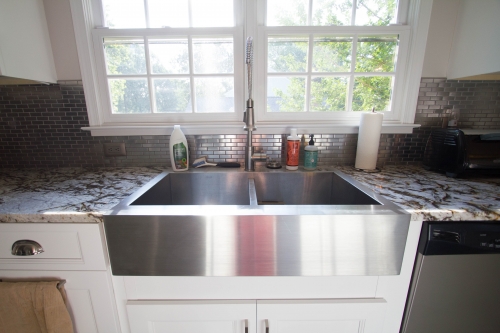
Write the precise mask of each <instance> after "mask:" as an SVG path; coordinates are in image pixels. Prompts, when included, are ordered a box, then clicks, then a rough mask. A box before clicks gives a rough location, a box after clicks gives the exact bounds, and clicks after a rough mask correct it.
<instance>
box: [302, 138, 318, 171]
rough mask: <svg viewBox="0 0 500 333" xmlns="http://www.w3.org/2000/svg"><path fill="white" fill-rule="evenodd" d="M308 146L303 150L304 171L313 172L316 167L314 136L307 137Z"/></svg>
mask: <svg viewBox="0 0 500 333" xmlns="http://www.w3.org/2000/svg"><path fill="white" fill-rule="evenodd" d="M309 137H310V138H311V140H309V145H308V146H306V147H305V148H304V150H305V156H304V169H306V170H315V169H316V167H317V166H318V147H316V146H315V145H314V139H313V138H314V134H311V135H309Z"/></svg>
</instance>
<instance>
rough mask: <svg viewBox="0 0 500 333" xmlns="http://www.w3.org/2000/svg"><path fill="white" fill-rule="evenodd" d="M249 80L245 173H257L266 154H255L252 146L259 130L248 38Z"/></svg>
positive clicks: (247, 61) (250, 43)
mask: <svg viewBox="0 0 500 333" xmlns="http://www.w3.org/2000/svg"><path fill="white" fill-rule="evenodd" d="M245 63H246V65H247V78H248V100H247V107H246V110H245V112H244V113H243V121H244V122H245V126H243V129H244V130H245V131H247V142H246V145H245V171H255V161H265V160H266V154H264V153H255V152H254V150H255V147H254V146H253V144H252V132H253V131H255V130H256V129H257V128H256V127H255V123H254V113H253V99H252V65H253V39H252V37H248V38H247V44H246V59H245Z"/></svg>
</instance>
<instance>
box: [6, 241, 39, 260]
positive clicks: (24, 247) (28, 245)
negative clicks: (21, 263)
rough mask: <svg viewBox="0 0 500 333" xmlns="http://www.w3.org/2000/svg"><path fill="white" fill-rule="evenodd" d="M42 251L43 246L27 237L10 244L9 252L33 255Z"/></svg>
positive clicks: (18, 254) (19, 254)
mask: <svg viewBox="0 0 500 333" xmlns="http://www.w3.org/2000/svg"><path fill="white" fill-rule="evenodd" d="M42 252H43V248H42V246H41V245H40V244H39V243H37V242H35V241H33V240H29V239H21V240H18V241H16V242H14V244H12V251H11V254H12V255H14V256H34V255H36V254H39V253H42Z"/></svg>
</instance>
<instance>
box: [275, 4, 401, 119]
mask: <svg viewBox="0 0 500 333" xmlns="http://www.w3.org/2000/svg"><path fill="white" fill-rule="evenodd" d="M315 3H318V4H320V6H318V9H317V10H315V12H314V13H313V22H314V24H316V25H343V24H345V22H346V20H347V17H349V20H350V13H351V9H352V2H351V1H349V0H324V1H316V2H315ZM357 3H358V11H357V14H359V15H360V17H361V18H360V20H361V19H363V20H364V21H365V23H364V24H365V25H388V24H389V23H390V22H391V21H392V19H393V15H394V10H395V8H396V1H395V0H359V1H358V2H357ZM288 11H290V9H288ZM290 20H291V19H288V20H287V19H285V18H283V20H282V22H281V23H282V25H287V22H288V21H290ZM349 22H350V21H349ZM358 38H359V40H358V43H357V45H356V67H355V73H357V74H361V73H375V72H379V73H391V72H393V71H394V65H395V63H394V61H395V53H396V49H397V36H362V37H358ZM307 44H308V43H307V42H302V43H299V42H287V43H285V42H282V43H281V45H280V47H276V46H275V40H274V39H270V41H269V60H268V62H269V64H270V65H269V71H270V72H283V73H286V72H304V71H305V68H306V67H307V65H306V59H307V52H308V45H307ZM351 54H352V37H333V36H332V37H321V38H315V42H314V46H313V56H312V59H313V60H312V61H313V63H312V70H313V73H311V74H312V75H314V72H320V73H338V72H340V73H342V72H344V73H346V75H347V76H344V75H338V76H336V75H331V76H320V77H315V76H312V79H311V87H307V88H306V87H305V83H304V82H305V80H304V79H299V78H290V84H289V85H288V87H286V91H285V89H283V88H282V89H277V88H276V89H274V91H273V93H274V95H276V96H278V97H279V98H280V100H278V101H276V102H275V103H276V104H277V105H278V106H279V111H280V112H288V111H303V110H304V104H305V102H304V101H305V95H306V89H310V105H309V107H307V106H306V109H309V110H310V111H348V110H346V105H347V103H346V99H347V96H348V89H349V84H348V82H349V79H348V77H350V79H351V80H354V88H353V95H352V101H351V110H353V111H369V110H371V109H372V108H373V107H375V109H377V110H388V109H389V107H390V101H391V93H392V79H393V77H392V76H373V75H372V76H368V75H366V76H358V75H355V76H354V75H352V74H349V73H350V67H351V57H352V55H351ZM269 109H270V107H269V106H268V110H269ZM273 111H278V110H273Z"/></svg>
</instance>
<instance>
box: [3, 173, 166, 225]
mask: <svg viewBox="0 0 500 333" xmlns="http://www.w3.org/2000/svg"><path fill="white" fill-rule="evenodd" d="M162 171H163V170H162V169H160V168H142V167H137V168H102V169H93V170H89V169H82V168H61V169H54V170H12V169H10V170H0V222H4V223H5V222H7V223H8V222H45V223H46V222H81V223H89V222H90V223H92V222H94V223H95V222H101V221H102V214H103V212H105V211H106V210H108V209H110V208H112V207H113V206H115V205H116V204H118V203H119V202H120V201H121V200H122V199H124V198H125V197H127V196H128V195H130V194H132V193H133V192H134V191H135V190H137V189H138V188H140V187H141V186H142V185H144V184H146V183H147V182H148V181H150V180H151V179H153V178H154V177H155V176H157V175H158V174H160V173H161V172H162Z"/></svg>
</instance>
